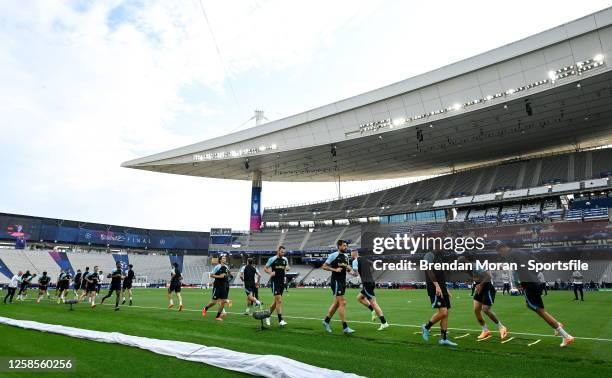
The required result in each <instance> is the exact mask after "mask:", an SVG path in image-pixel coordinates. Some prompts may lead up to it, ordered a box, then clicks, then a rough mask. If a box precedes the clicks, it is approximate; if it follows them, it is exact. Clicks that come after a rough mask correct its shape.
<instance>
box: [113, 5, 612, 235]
mask: <svg viewBox="0 0 612 378" xmlns="http://www.w3.org/2000/svg"><path fill="white" fill-rule="evenodd" d="M611 56H612V8H608V9H605V10H602V11H600V12H597V13H595V14H592V15H589V16H586V17H583V18H580V19H578V20H575V21H572V22H569V23H567V24H564V25H561V26H558V27H555V28H553V29H550V30H547V31H545V32H542V33H539V34H536V35H533V36H531V37H528V38H525V39H523V40H520V41H517V42H514V43H511V44H508V45H505V46H502V47H499V48H497V49H494V50H491V51H488V52H486V53H483V54H480V55H477V56H474V57H472V58H468V59H465V60H463V61H460V62H457V63H454V64H451V65H448V66H444V67H442V68H439V69H436V70H434V71H431V72H428V73H425V74H422V75H419V76H416V77H413V78H410V79H407V80H404V81H401V82H398V83H395V84H392V85H389V86H386V87H383V88H379V89H376V90H373V91H371V92H367V93H364V94H361V95H358V96H355V97H351V98H348V99H345V100H342V101H338V102H336V103H333V104H329V105H325V106H322V107H319V108H316V109H312V110H309V111H306V112H303V113H300V114H297V115H294V116H291V117H287V118H284V119H281V120H278V121H274V122H269V123H266V124H263V125H260V126H256V127H254V128H251V129H247V130H243V131H239V132H236V133H232V134H229V135H226V136H222V137H219V138H214V139H210V140H207V141H203V142H200V143H196V144H193V145H189V146H185V147H181V148H177V149H174V150H170V151H166V152H162V153H159V154H155V155H152V156H148V157H143V158H140V159H136V160H132V161H128V162H125V163H123V164H122V166H124V167H129V168H136V169H145V170H151V171H155V172H162V173H173V174H181V175H193V176H202V177H212V178H222V179H237V180H252V181H253V193H252V201H251V230H259V228H260V226H261V225H264V226H267V225H274V226H280V227H284V228H286V227H290V226H292V225H295V224H296V223H295V222H304V221H308V222H315V221H321V222H323V223H318V225H323V224H325V222H329V221H332V222H334V223H335V222H337V221H342V222H351V219H353V218H364V217H365V218H371V217H372V216H379V215H385V216H386V215H398V214H410V213H411V212H415V211H416V210H428V211H430V213H427V214H421V215H418V214H415V215H406V217H408V218H411V219H414V220H417V219H416V218H417V217H421V218H424V219H425V218H427V219H434V220H437V219H438V218H444V219H445V220H449V219H454V218H455V215H454V214H455V213H456V210H452V212H449V210H451V209H456V208H463V207H466V206H468V205H472V204H475V203H478V204H485V203H488V202H493V201H499V200H508V199H515V200H516V199H518V198H524V199H527V198H533V197H534V196H538V197H542V196H545V195H546V194H551V193H554V194H560V193H561V192H563V193H565V192H572V191H581V190H586V191H589V189H591V188H595V187H597V188H600V187H607V186H608V182H607V180H606V181H605V182H604V181H597V183H595V184H591V183H588V184H585V183H584V180H591V179H603V178H605V177H607V176H608V174H609V173H610V171H611V170H612V167H610V166H609V164H608V162H609V161H610V155H609V153H608V152H600V151H598V152H583V153H581V152H578V153H568V151H586V150H589V149H591V148H596V147H601V146H604V145H607V144H610V143H611V142H612V106H611V104H612V84H611V80H610V79H611V78H612V77H611V75H612V73H611V72H610V65H609V61H608V60H609V59H610V57H611ZM432 63H434V64H435V62H432ZM549 166H552V168H553V169H549ZM422 175H443V176H442V177H439V178H437V179H433V180H427V181H423V182H421V183H417V184H412V185H409V186H407V187H398V188H394V189H389V190H387V191H380V192H376V193H371V194H369V195H367V196H358V197H354V198H347V199H343V200H341V201H329V202H322V203H320V204H318V205H314V206H297V207H284V208H282V209H266V211H265V212H264V215H263V219H262V218H261V216H260V211H261V182H262V181H264V182H265V181H297V182H299V181H302V182H311V181H336V180H337V181H342V180H374V179H386V178H397V177H411V176H422ZM552 183H557V184H567V185H565V186H561V187H554V188H552V187H548V188H547V189H545V188H544V187H543V185H548V184H552ZM296 185H299V184H296ZM591 185H593V186H591ZM417 189H418V190H417ZM500 190H501V191H504V192H503V193H502V192H500ZM417 208H418V209H417ZM364 209H367V210H364ZM435 210H444V213H441V212H436V211H435ZM431 211H433V213H431ZM343 212H344V213H343ZM419 212H421V211H419ZM347 213H349V216H347ZM451 214H452V215H451ZM382 219H383V220H384V219H388V218H382ZM375 221H378V218H377V219H375ZM262 222H263V223H262ZM298 224H300V223H298ZM309 225H313V223H309Z"/></svg>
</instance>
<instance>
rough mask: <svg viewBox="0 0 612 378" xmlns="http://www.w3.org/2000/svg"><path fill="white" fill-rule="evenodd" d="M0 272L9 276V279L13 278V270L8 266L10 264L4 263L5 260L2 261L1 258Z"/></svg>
mask: <svg viewBox="0 0 612 378" xmlns="http://www.w3.org/2000/svg"><path fill="white" fill-rule="evenodd" d="M0 272H2V274H4V275H5V276H7V277H8V278H9V280H10V279H11V278H13V272H11V270H10V269H9V268H8V266H6V264H5V263H4V261H2V259H0Z"/></svg>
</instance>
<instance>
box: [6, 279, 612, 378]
mask: <svg viewBox="0 0 612 378" xmlns="http://www.w3.org/2000/svg"><path fill="white" fill-rule="evenodd" d="M260 293H261V296H262V300H263V301H264V302H266V303H270V301H271V299H272V295H271V293H270V292H269V290H266V289H262V290H260ZM357 293H358V291H357V290H348V292H347V299H348V307H347V317H348V319H349V324H350V326H351V327H352V328H353V329H355V330H356V331H357V333H356V334H355V335H353V336H345V335H343V334H342V333H341V327H340V324H339V323H338V322H334V323H333V324H332V326H333V329H334V333H333V334H327V333H325V332H324V330H323V327H322V326H321V320H320V319H321V318H322V317H324V316H325V313H326V311H327V308H328V306H329V305H330V303H331V300H332V296H331V291H330V290H329V289H293V290H291V291H290V292H289V293H288V294H287V293H286V294H285V296H284V297H283V298H284V306H285V311H284V315H285V318H286V321H287V322H288V323H289V324H288V326H287V327H286V328H284V329H280V328H278V323H277V321H276V319H273V322H272V329H271V330H269V331H265V332H258V331H257V330H258V325H259V322H258V321H256V320H255V319H253V318H251V317H247V316H243V315H240V314H238V312H240V311H243V310H244V295H243V291H242V290H240V289H232V290H231V292H230V298H233V300H234V301H235V304H234V307H233V308H232V309H231V311H232V314H230V316H228V317H227V318H226V319H225V321H224V322H223V323H220V322H215V321H214V319H213V318H214V315H213V314H214V311H213V312H212V314H210V315H208V316H207V317H206V318H202V316H201V314H200V311H201V306H202V305H203V304H205V303H206V302H207V301H208V300H209V299H210V291H209V290H200V289H185V290H183V296H184V302H185V306H186V309H185V310H186V311H183V312H178V311H176V310H168V309H167V308H166V306H167V299H166V297H165V291H164V290H163V289H140V290H135V295H134V300H135V303H134V306H132V307H128V306H123V307H122V308H121V310H120V311H119V312H114V311H113V306H112V305H105V306H99V307H98V308H96V309H94V310H90V309H89V308H88V307H87V306H85V305H82V304H81V305H77V307H76V309H75V311H68V309H67V306H65V305H57V304H55V303H54V302H52V301H43V303H40V304H36V303H34V302H33V301H27V302H20V303H17V304H14V305H10V306H8V305H7V306H5V305H1V304H0V316H6V317H10V318H14V319H26V320H36V321H40V322H45V323H53V324H62V325H67V326H73V327H80V328H87V329H93V330H99V331H116V332H122V333H126V334H130V335H137V336H146V337H153V338H160V339H172V340H181V341H188V342H194V343H199V344H203V345H208V346H219V347H223V348H228V349H232V350H236V351H242V352H248V353H257V354H278V355H283V356H286V357H289V358H293V359H296V360H299V361H302V362H306V363H310V364H313V365H316V366H321V367H327V368H332V369H338V370H342V371H345V372H352V373H356V374H360V375H364V376H370V377H390V376H391V377H392V376H405V375H412V376H426V375H427V376H430V375H433V374H444V375H451V374H452V375H453V376H454V377H462V376H466V377H467V376H471V377H473V376H474V375H487V376H490V375H491V376H492V375H495V376H528V375H529V376H533V375H541V376H551V375H567V374H569V373H570V372H571V375H572V376H591V377H592V376H612V316H611V315H612V313H611V309H612V292H593V293H592V292H587V293H586V300H585V301H584V302H574V301H573V300H572V299H573V294H572V293H570V292H565V291H563V292H549V295H548V296H546V297H544V303H545V304H546V306H547V308H548V310H549V311H550V312H551V313H552V314H553V315H554V316H555V317H557V318H558V319H559V320H560V321H562V322H563V323H564V324H565V326H566V329H567V330H568V331H569V332H570V333H572V334H573V335H574V336H577V337H579V338H578V339H577V340H576V342H575V343H574V344H573V345H571V346H570V347H569V348H566V349H561V348H559V343H560V339H559V338H556V337H550V336H549V335H552V329H551V328H550V327H549V326H548V325H547V324H545V323H544V321H542V320H541V319H539V318H538V317H537V315H535V314H534V313H533V312H531V311H529V310H527V308H526V307H525V305H524V301H523V299H522V297H510V296H502V295H498V296H497V298H496V303H495V306H494V310H495V311H496V312H497V314H498V316H499V317H500V318H501V320H502V322H503V323H504V324H505V325H506V326H508V328H509V329H510V335H509V337H514V339H513V340H511V341H509V342H507V343H504V344H501V343H500V339H499V337H498V334H497V332H494V336H493V337H492V338H490V339H488V340H485V341H482V342H477V341H476V336H477V335H478V333H479V327H478V324H477V323H476V320H475V318H474V315H473V312H472V309H471V308H472V299H471V298H470V297H469V292H468V291H466V290H454V291H451V294H452V309H451V315H450V321H449V327H450V331H449V338H451V339H453V341H456V342H458V343H459V346H458V347H457V348H444V347H439V346H438V345H437V343H436V342H437V337H432V338H431V339H430V341H429V343H425V342H424V341H423V340H422V339H421V335H420V334H418V332H419V327H418V326H419V325H420V324H421V323H423V322H425V321H427V320H428V319H429V317H430V316H431V314H432V309H431V307H430V304H429V301H428V298H427V296H426V294H425V292H424V291H422V290H378V291H377V297H378V300H379V303H380V304H381V306H382V308H383V310H384V311H385V316H386V317H387V319H388V321H389V322H390V323H391V324H392V325H393V326H392V327H390V328H388V329H387V330H385V331H383V332H378V331H376V328H378V324H377V323H370V313H369V311H367V309H365V308H364V307H363V306H361V305H360V304H358V303H357V302H356V300H355V299H354V298H355V296H356V295H357ZM32 295H33V294H30V296H32ZM334 319H335V320H337V315H336V317H335V318H334ZM489 327H490V328H491V329H494V326H493V324H491V322H489ZM432 333H433V334H437V333H438V330H437V328H435V329H434V331H433V332H432ZM465 334H469V335H468V336H465V337H461V338H459V339H454V338H455V337H457V336H463V335H465ZM584 338H598V339H606V340H590V339H584ZM0 340H3V343H2V344H3V347H2V349H1V350H2V351H1V352H0V354H1V355H2V356H10V357H18V356H37V357H42V356H55V357H62V356H63V357H76V360H77V369H76V372H75V374H76V375H77V376H89V377H91V376H95V375H100V376H103V375H110V374H112V373H113V372H114V370H113V369H118V370H117V372H121V373H122V374H126V375H130V376H134V377H141V376H159V375H169V374H172V373H171V372H175V373H176V374H180V375H181V376H196V375H199V376H202V375H205V376H208V375H213V374H214V375H216V376H233V375H236V374H237V373H233V372H230V371H226V370H220V369H217V368H214V367H211V366H207V365H204V364H197V363H193V362H188V361H181V360H178V359H174V358H169V357H165V356H160V355H156V354H153V353H150V352H147V351H142V350H138V349H134V348H129V347H124V346H120V345H109V344H102V343H96V342H93V341H85V340H79V339H73V338H70V337H67V336H61V335H53V334H45V333H41V332H38V331H30V330H21V329H15V328H12V327H7V326H0ZM5 340H10V341H9V342H4V341H5ZM537 340H541V341H540V342H538V343H537V344H534V345H532V346H528V344H531V343H533V342H535V341H537ZM75 351H77V352H75ZM165 372H166V373H167V374H165Z"/></svg>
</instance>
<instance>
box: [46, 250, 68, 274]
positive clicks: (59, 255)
mask: <svg viewBox="0 0 612 378" xmlns="http://www.w3.org/2000/svg"><path fill="white" fill-rule="evenodd" d="M49 255H50V256H51V257H52V258H53V260H54V261H55V262H56V263H57V265H59V267H60V269H61V270H64V271H68V272H69V273H70V275H71V276H73V277H74V269H72V264H71V263H70V260H68V256H66V252H57V251H50V252H49Z"/></svg>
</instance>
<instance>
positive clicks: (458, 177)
mask: <svg viewBox="0 0 612 378" xmlns="http://www.w3.org/2000/svg"><path fill="white" fill-rule="evenodd" d="M570 173H571V176H572V178H573V179H574V180H590V179H597V178H601V177H608V176H611V175H612V149H610V148H607V149H599V150H589V151H581V152H572V153H564V154H556V155H551V156H544V157H535V158H531V159H524V160H520V161H516V159H514V160H513V161H509V162H505V163H502V164H500V163H498V164H496V165H492V166H487V167H481V168H474V169H470V170H465V171H460V172H456V173H452V174H446V175H442V176H438V177H433V178H429V179H425V180H421V181H417V182H414V183H410V184H406V185H402V186H398V187H394V188H389V189H385V190H382V191H378V192H372V193H368V194H362V195H357V196H353V197H346V198H344V199H340V200H333V201H323V202H318V203H313V204H308V205H299V206H283V207H279V208H266V209H265V210H264V214H263V221H264V222H279V221H280V222H282V221H287V220H292V221H302V220H317V219H342V218H349V217H368V216H376V215H383V214H394V213H400V212H406V211H418V210H422V209H428V208H430V207H431V203H432V202H433V201H434V200H439V199H444V198H449V197H453V196H467V195H474V194H487V193H494V192H498V191H500V190H508V191H509V190H516V189H527V188H535V187H538V186H540V185H543V184H546V185H549V184H552V183H568V182H571V180H570ZM485 178H486V179H485ZM560 188H562V187H560ZM549 191H550V189H546V193H548V192H549ZM539 193H540V191H537V190H534V191H533V192H530V195H536V194H539Z"/></svg>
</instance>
